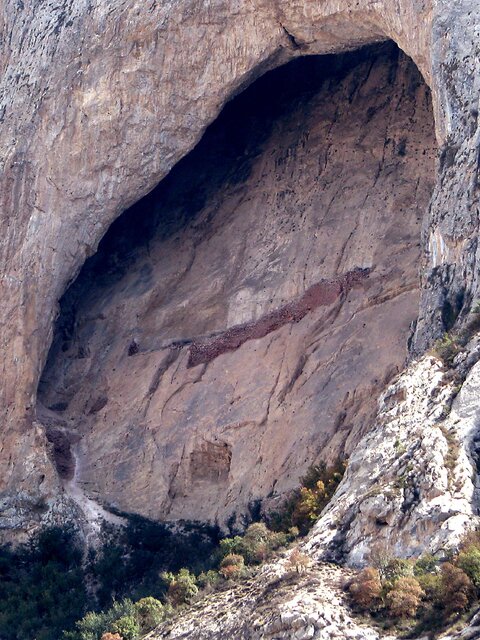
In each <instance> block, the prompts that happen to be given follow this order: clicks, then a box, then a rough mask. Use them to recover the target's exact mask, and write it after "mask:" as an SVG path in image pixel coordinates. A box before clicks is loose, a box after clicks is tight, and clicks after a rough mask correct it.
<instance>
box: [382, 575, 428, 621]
mask: <svg viewBox="0 0 480 640" xmlns="http://www.w3.org/2000/svg"><path fill="white" fill-rule="evenodd" d="M424 595H425V592H424V591H423V589H422V587H421V586H420V584H419V582H418V580H417V579H416V578H414V577H412V576H404V577H402V578H398V580H396V581H395V582H394V584H393V587H392V589H391V590H390V591H389V592H388V594H387V602H388V608H389V611H390V613H391V614H392V616H393V617H394V618H414V617H415V615H416V613H417V610H418V607H419V606H420V603H421V601H422V598H423V597H424Z"/></svg>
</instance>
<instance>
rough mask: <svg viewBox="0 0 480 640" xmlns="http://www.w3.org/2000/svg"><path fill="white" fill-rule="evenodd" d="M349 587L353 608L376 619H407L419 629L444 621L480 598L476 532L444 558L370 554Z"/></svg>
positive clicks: (479, 538)
mask: <svg viewBox="0 0 480 640" xmlns="http://www.w3.org/2000/svg"><path fill="white" fill-rule="evenodd" d="M374 564H375V565H376V566H373V567H367V568H366V569H363V571H360V572H359V573H358V575H357V576H356V577H355V578H354V579H353V580H352V581H351V582H350V584H349V585H348V589H349V592H350V595H351V598H352V601H353V603H354V604H355V605H356V606H357V607H358V609H360V610H363V611H367V612H370V613H371V614H372V615H374V616H375V617H377V618H379V619H380V620H384V621H387V620H393V622H397V623H398V622H404V623H405V622H410V623H412V624H417V625H418V627H419V629H420V630H423V629H430V628H438V627H442V626H445V625H446V624H447V623H448V622H450V621H451V619H452V617H457V616H459V615H461V614H463V613H464V612H466V611H467V610H468V609H469V608H470V607H471V606H472V605H473V604H474V603H478V600H479V599H480V534H478V533H476V534H472V535H469V536H468V537H466V538H465V540H464V542H463V543H462V545H461V548H460V550H459V552H458V553H456V554H455V555H453V554H452V555H451V557H449V558H448V559H445V558H444V559H442V560H440V559H437V558H434V557H432V556H430V555H425V556H422V557H420V558H419V559H417V560H416V561H413V560H403V559H399V558H388V557H387V555H386V554H376V555H375V556H374Z"/></svg>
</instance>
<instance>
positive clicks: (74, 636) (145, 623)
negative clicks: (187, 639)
mask: <svg viewBox="0 0 480 640" xmlns="http://www.w3.org/2000/svg"><path fill="white" fill-rule="evenodd" d="M167 614H168V609H166V608H165V607H164V605H163V604H162V603H161V602H160V601H159V600H157V599H156V598H152V597H147V598H142V599H141V600H139V601H138V602H135V603H133V602H132V601H131V600H129V599H124V600H122V601H120V602H114V603H113V605H112V606H111V607H110V608H109V609H108V610H106V611H102V612H100V613H95V612H93V611H91V612H89V613H87V614H86V615H85V616H84V617H83V618H82V619H81V620H79V621H78V622H77V623H76V625H75V627H76V628H75V630H74V631H69V632H66V633H64V635H63V638H64V639H65V640H138V638H140V637H141V636H143V635H145V634H146V633H148V632H149V631H151V630H152V629H154V628H155V627H156V626H157V625H158V624H160V623H161V622H162V621H163V620H164V619H165V617H166V616H167Z"/></svg>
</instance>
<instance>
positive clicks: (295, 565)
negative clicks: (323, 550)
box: [286, 547, 312, 573]
mask: <svg viewBox="0 0 480 640" xmlns="http://www.w3.org/2000/svg"><path fill="white" fill-rule="evenodd" d="M311 564H312V561H311V559H310V557H309V556H307V554H306V553H302V551H300V549H298V547H297V548H296V549H293V551H292V552H291V553H290V555H289V557H288V560H287V565H286V566H287V568H288V569H289V570H290V571H296V572H297V573H302V572H303V571H306V570H307V569H308V567H309V566H310V565H311Z"/></svg>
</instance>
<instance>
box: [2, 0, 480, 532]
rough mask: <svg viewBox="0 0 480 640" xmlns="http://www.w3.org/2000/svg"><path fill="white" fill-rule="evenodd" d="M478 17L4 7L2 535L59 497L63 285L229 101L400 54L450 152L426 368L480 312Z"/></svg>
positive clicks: (257, 5) (286, 5) (387, 7)
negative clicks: (357, 55) (318, 61)
mask: <svg viewBox="0 0 480 640" xmlns="http://www.w3.org/2000/svg"><path fill="white" fill-rule="evenodd" d="M476 9H477V2H476V0H461V1H459V2H455V3H451V2H448V1H447V0H427V1H424V0H399V1H396V2H393V1H392V0H380V1H377V2H371V1H370V0H328V1H327V2H322V3H318V2H313V1H309V0H299V1H294V2H292V1H291V0H288V1H280V2H272V1H271V0H255V1H254V2H252V1H251V0H244V1H241V2H237V3H235V8H234V9H232V5H231V3H228V2H222V1H220V0H219V1H218V2H204V3H197V2H190V0H184V1H181V2H164V3H162V5H161V6H157V3H156V2H152V3H151V4H146V3H144V2H143V1H142V2H135V1H132V2H128V3H127V2H124V0H114V1H113V2H109V3H105V2H101V1H100V0H99V1H98V2H95V3H92V2H90V0H88V1H87V0H80V1H79V2H76V3H69V2H58V3H53V2H48V3H42V4H41V5H39V4H38V3H37V2H34V1H33V0H32V1H29V0H26V1H24V2H21V3H16V2H13V1H9V2H5V3H3V5H2V7H1V13H0V20H1V23H2V33H4V34H5V36H4V37H2V40H1V43H0V67H1V69H2V76H1V89H0V114H1V115H0V117H1V121H2V128H1V131H0V148H1V150H2V151H1V154H2V155H1V159H0V160H1V162H0V166H1V171H2V173H1V176H0V181H1V184H0V187H1V188H0V194H1V195H0V199H1V200H0V202H1V205H0V209H1V212H2V222H1V223H2V243H1V265H0V272H1V274H2V280H1V287H2V291H1V299H2V309H1V319H0V321H1V341H0V350H1V360H0V361H1V363H2V375H1V384H0V407H1V421H2V442H1V450H0V490H1V492H2V513H3V519H2V523H3V525H2V526H6V527H14V528H17V529H18V528H22V527H23V528H26V527H28V526H29V523H31V522H32V521H35V520H36V519H38V518H39V517H40V515H39V514H42V513H44V512H45V511H48V509H49V508H51V507H52V505H53V503H55V501H56V500H57V498H58V492H59V491H60V485H61V480H60V478H59V477H58V474H57V471H56V469H55V468H54V466H53V465H52V463H51V462H50V459H49V457H48V456H47V455H46V447H47V440H46V437H45V435H44V434H43V431H42V427H40V426H38V423H35V421H34V417H35V407H36V389H37V384H38V380H39V377H40V374H41V371H42V369H43V366H44V363H45V359H46V356H47V352H48V349H49V346H50V342H51V339H52V335H53V331H52V327H53V319H54V316H55V314H56V310H57V301H58V300H59V298H60V297H61V295H62V294H63V292H64V290H65V287H66V285H67V283H69V282H70V281H71V280H72V279H73V278H74V276H75V274H76V273H77V272H78V270H79V268H80V267H81V265H82V263H83V262H84V260H85V258H86V257H87V256H88V255H91V253H92V252H93V251H94V250H95V248H96V246H97V243H98V241H99V239H100V238H101V236H102V235H103V233H104V232H105V230H106V229H107V228H108V226H109V225H110V223H111V222H112V221H113V220H114V219H115V218H116V217H117V216H118V215H119V214H120V213H121V211H123V210H124V209H125V208H127V207H128V206H129V205H131V204H132V203H133V202H135V201H137V200H138V198H139V197H140V196H142V195H144V194H145V193H147V192H148V191H149V190H150V189H151V188H152V187H153V186H154V185H155V184H157V183H158V181H159V180H160V179H161V178H163V177H164V176H165V175H166V173H167V172H168V171H169V170H170V169H171V168H172V167H173V166H174V165H175V164H176V162H177V161H178V160H179V159H180V158H181V157H183V156H184V155H185V154H186V153H187V152H188V151H189V150H190V149H191V148H192V147H193V145H194V144H195V143H196V142H197V141H198V140H199V138H200V136H201V135H202V133H203V131H204V130H205V127H206V126H207V125H208V124H209V123H210V122H212V121H213V120H214V119H215V117H216V116H217V115H218V113H219V110H220V108H221V107H222V105H223V104H224V103H225V102H226V100H228V99H229V98H230V97H232V96H233V95H234V94H235V93H237V92H239V91H240V90H241V89H242V88H244V87H245V86H246V85H248V84H249V83H250V82H251V81H253V80H254V79H255V78H256V77H258V76H260V75H262V74H263V73H264V72H265V70H267V69H269V68H272V67H275V66H278V65H279V64H281V63H283V62H285V61H286V60H288V59H291V58H293V57H298V56H300V55H303V54H311V53H326V52H338V51H342V50H346V49H353V48H356V47H358V46H359V45H363V44H368V43H372V42H378V41H381V40H383V39H386V38H392V39H393V40H394V41H395V42H397V43H398V44H399V46H400V47H401V48H402V49H403V50H404V51H405V52H406V53H407V54H409V55H410V56H411V57H412V58H413V60H414V61H415V62H416V64H417V65H418V67H419V69H420V70H421V72H422V73H423V75H424V77H425V78H426V80H427V82H428V83H429V85H430V87H431V89H432V99H433V107H434V113H435V118H436V121H435V124H436V132H437V139H438V142H439V144H440V145H441V147H442V153H441V158H440V163H439V167H438V176H437V181H436V187H435V190H434V197H433V201H432V205H431V207H430V210H429V214H428V216H426V217H425V218H424V230H423V242H422V247H423V268H422V277H421V300H420V305H419V310H420V311H419V318H418V320H419V321H418V328H417V333H416V338H415V342H414V344H415V349H416V350H417V352H421V351H422V350H423V349H424V348H425V346H426V345H427V344H428V343H429V342H430V341H431V339H432V337H435V336H436V335H438V333H439V332H441V331H442V330H443V329H444V328H445V326H447V327H448V326H450V325H451V324H452V322H454V320H455V317H456V315H457V314H460V319H461V318H462V317H463V316H464V315H465V313H467V312H468V308H469V306H470V304H471V302H472V299H473V298H474V296H475V292H476V288H477V269H476V260H477V244H478V243H477V232H478V166H479V162H478V146H479V140H480V138H479V137H480V128H479V122H478V97H479V92H478V82H479V76H480V74H479V73H478V65H479V60H480V55H479V40H480V39H479V21H478V13H477V11H476ZM192 52H194V54H193V55H192ZM341 275H344V274H341ZM320 279H322V278H320ZM369 282H370V280H369ZM312 284H315V282H313V281H312ZM355 291H356V294H355V295H358V290H355ZM295 293H297V291H295ZM299 293H300V294H302V295H303V291H299ZM288 302H295V300H293V301H292V300H291V299H290V298H289V299H288V301H287V303H288ZM276 308H277V307H276ZM237 315H241V314H240V312H239V311H238V312H237ZM307 317H308V316H306V318H307ZM395 318H396V315H395ZM245 320H246V321H250V318H248V317H247V318H244V317H242V320H241V322H244V321H245ZM235 321H236V320H235ZM281 331H284V330H283V329H282V330H281ZM193 337H197V334H194V336H193ZM252 344H253V341H249V342H246V343H245V344H244V345H243V347H242V349H250V348H252ZM394 346H395V348H396V347H397V345H394ZM132 348H133V347H132ZM398 348H399V349H400V347H398ZM222 357H223V356H222ZM137 358H138V356H137ZM218 360H219V359H218V358H217V359H216V360H215V362H217V361H218ZM209 367H210V365H209ZM194 370H195V367H193V368H192V369H191V370H190V371H191V373H192V374H193V373H194ZM149 377H150V380H151V379H152V377H151V376H149ZM96 401H98V403H100V404H101V402H103V400H101V398H96ZM100 404H98V405H95V406H97V407H98V406H100ZM106 406H107V405H106ZM100 410H101V409H98V411H100ZM93 415H94V414H93ZM57 426H62V425H57ZM62 428H64V427H63V426H62ZM216 453H217V452H216V450H215V455H216ZM202 455H203V453H202ZM106 469H108V467H107V468H106ZM90 473H93V472H92V471H90ZM107 476H108V473H107ZM179 480H180V482H179V490H180V491H181V490H182V488H183V484H182V483H183V476H182V475H180V476H179ZM107 484H108V482H107ZM172 513H173V512H172Z"/></svg>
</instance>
